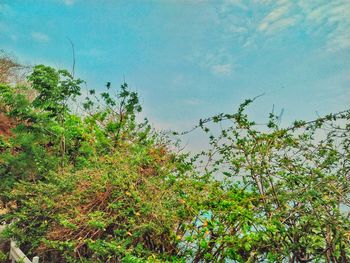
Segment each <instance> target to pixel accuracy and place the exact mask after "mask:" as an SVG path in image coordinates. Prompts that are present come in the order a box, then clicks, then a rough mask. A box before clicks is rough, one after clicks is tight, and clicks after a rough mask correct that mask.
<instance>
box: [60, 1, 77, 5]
mask: <svg viewBox="0 0 350 263" xmlns="http://www.w3.org/2000/svg"><path fill="white" fill-rule="evenodd" d="M62 2H63V4H65V5H73V4H74V3H75V2H76V0H62Z"/></svg>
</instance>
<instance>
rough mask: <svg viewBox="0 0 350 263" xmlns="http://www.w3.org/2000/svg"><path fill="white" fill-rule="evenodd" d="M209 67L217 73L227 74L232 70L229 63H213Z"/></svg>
mask: <svg viewBox="0 0 350 263" xmlns="http://www.w3.org/2000/svg"><path fill="white" fill-rule="evenodd" d="M211 69H212V71H213V72H214V73H215V74H217V75H229V74H231V73H232V71H233V67H232V65H231V64H221V65H213V66H212V67H211Z"/></svg>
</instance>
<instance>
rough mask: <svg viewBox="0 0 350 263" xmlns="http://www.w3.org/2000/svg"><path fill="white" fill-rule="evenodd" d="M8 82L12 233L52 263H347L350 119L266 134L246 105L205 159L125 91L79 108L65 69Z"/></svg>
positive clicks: (1, 173)
mask: <svg viewBox="0 0 350 263" xmlns="http://www.w3.org/2000/svg"><path fill="white" fill-rule="evenodd" d="M0 79H1V80H2V84H0V109H1V115H0V120H1V125H0V204H1V205H2V206H3V207H2V209H6V213H3V214H2V215H0V221H3V222H7V223H9V224H10V223H11V224H10V225H9V227H7V229H6V230H5V231H4V232H3V233H2V235H3V236H4V237H7V238H14V239H16V240H17V241H18V243H19V244H20V246H21V248H22V249H23V250H24V251H26V253H28V255H39V256H40V258H41V262H349V261H350V220H349V206H350V200H349V197H350V195H349V194H350V180H349V179H350V178H349V177H350V161H349V160H350V152H349V144H350V122H349V120H350V112H349V111H344V112H340V113H336V114H329V115H327V116H325V117H320V118H319V119H317V120H314V121H309V122H305V121H296V122H295V123H293V124H292V125H291V126H290V127H288V128H285V127H284V128H283V127H280V126H279V125H278V123H279V119H278V118H277V117H276V116H275V115H274V114H272V113H271V114H270V115H269V117H268V120H267V123H266V125H265V126H264V127H262V126H261V125H256V123H255V122H254V121H252V120H250V119H249V117H248V115H247V114H246V111H245V110H246V108H247V107H248V106H249V105H250V104H251V103H252V102H253V100H247V101H245V102H243V103H242V104H241V105H240V106H239V107H238V110H237V112H236V113H233V114H231V113H230V114H218V115H216V116H213V117H211V118H208V119H202V120H200V121H199V124H198V126H196V128H197V129H202V130H203V132H204V133H206V134H208V140H209V142H210V146H211V147H210V149H209V150H203V152H201V153H200V154H197V155H194V154H191V153H182V152H181V151H179V150H178V149H177V145H176V143H173V142H172V140H171V139H169V138H170V137H171V136H170V135H164V134H160V133H158V132H156V131H154V130H153V129H152V127H151V126H150V125H149V123H148V122H147V120H144V121H143V122H138V121H137V118H136V116H137V114H138V113H139V112H141V109H142V108H141V105H140V103H139V99H138V94H137V93H136V92H133V91H131V90H130V89H129V88H128V85H127V84H126V83H122V85H121V86H120V87H114V86H113V85H111V84H110V83H107V85H106V87H105V88H104V90H103V91H102V92H101V93H98V92H97V91H95V90H90V91H89V95H88V96H87V97H86V98H85V101H84V102H83V103H81V102H77V99H78V98H80V97H81V96H80V95H81V92H82V91H81V86H82V84H83V83H84V82H83V81H82V80H80V79H75V78H74V77H73V76H72V75H71V74H70V73H69V72H68V71H66V70H56V69H54V68H51V67H48V66H44V65H38V66H35V67H34V68H33V69H32V72H31V74H30V75H29V76H28V79H27V81H26V82H25V83H23V82H22V84H17V85H16V84H14V83H13V82H11V81H8V79H7V78H5V77H1V78H0ZM11 83H12V84H11ZM222 123H224V124H225V125H220V124H222ZM227 123H229V126H228V125H227ZM220 127H221V128H220ZM223 127H227V128H223ZM174 135H175V136H176V133H174V134H172V136H174ZM217 178H220V180H219V179H217ZM229 260H231V261H229Z"/></svg>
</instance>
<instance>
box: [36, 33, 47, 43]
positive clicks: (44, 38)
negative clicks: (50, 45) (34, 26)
mask: <svg viewBox="0 0 350 263" xmlns="http://www.w3.org/2000/svg"><path fill="white" fill-rule="evenodd" d="M32 38H33V39H34V40H35V41H37V42H42V43H45V42H48V41H50V37H49V36H48V35H46V34H44V33H41V32H32Z"/></svg>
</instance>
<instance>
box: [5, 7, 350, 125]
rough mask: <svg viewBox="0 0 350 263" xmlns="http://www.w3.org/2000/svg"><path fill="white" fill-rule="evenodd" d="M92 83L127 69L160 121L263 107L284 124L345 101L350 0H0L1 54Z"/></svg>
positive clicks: (181, 121)
mask: <svg viewBox="0 0 350 263" xmlns="http://www.w3.org/2000/svg"><path fill="white" fill-rule="evenodd" d="M67 37H68V38H70V39H71V40H72V41H73V42H74V45H75V50H76V63H77V64H76V75H77V76H78V77H80V78H82V79H84V80H86V81H87V85H88V87H89V88H97V89H99V88H102V87H103V85H104V84H105V83H106V82H107V81H111V82H112V85H114V86H119V84H120V83H121V82H122V80H123V78H124V76H125V79H126V81H127V82H128V83H129V84H130V87H131V88H132V89H134V90H137V91H138V92H139V94H140V96H141V98H142V103H143V107H144V114H145V115H146V116H147V117H148V118H149V119H150V120H151V121H152V122H153V123H154V124H155V125H156V126H157V127H159V128H172V129H178V130H182V129H186V128H190V127H191V126H193V125H194V124H195V123H197V122H198V119H199V118H202V117H207V116H210V115H213V114H215V113H219V112H233V111H234V110H235V109H236V108H237V106H238V104H239V103H240V102H242V101H243V100H244V99H245V98H250V97H254V96H256V95H259V94H261V93H266V95H265V96H263V97H262V98H260V99H259V100H258V101H257V102H256V103H255V104H254V105H253V106H252V107H251V109H250V110H249V111H250V113H251V115H252V116H253V117H254V118H256V119H258V120H262V119H263V118H264V117H265V116H267V114H268V112H269V111H270V110H271V108H272V105H275V109H276V110H277V111H280V110H281V109H282V108H283V109H284V116H283V123H285V124H287V123H288V122H290V121H292V120H294V119H301V118H302V119H313V118H315V117H316V116H317V114H316V112H318V113H319V114H321V115H322V114H325V113H328V112H335V111H340V110H343V109H347V108H349V106H350V1H348V0H332V1H329V0H325V1H323V0H275V1H271V0H260V1H258V0H246V1H243V0H242V1H239V0H222V1H220V0H216V1H205V0H203V1H201V0H186V1H185V0H177V1H175V0H154V1H151V0H148V1H146V0H124V1H121V0H120V1H118V0H113V1H112V0H109V1H108V0H98V1H97V0H0V49H5V50H6V51H9V52H11V53H13V54H14V55H16V57H17V58H18V59H19V60H20V61H22V62H26V63H30V64H38V63H44V64H49V65H52V66H54V67H58V68H68V69H70V68H71V49H70V44H69V42H68V41H67Z"/></svg>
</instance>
